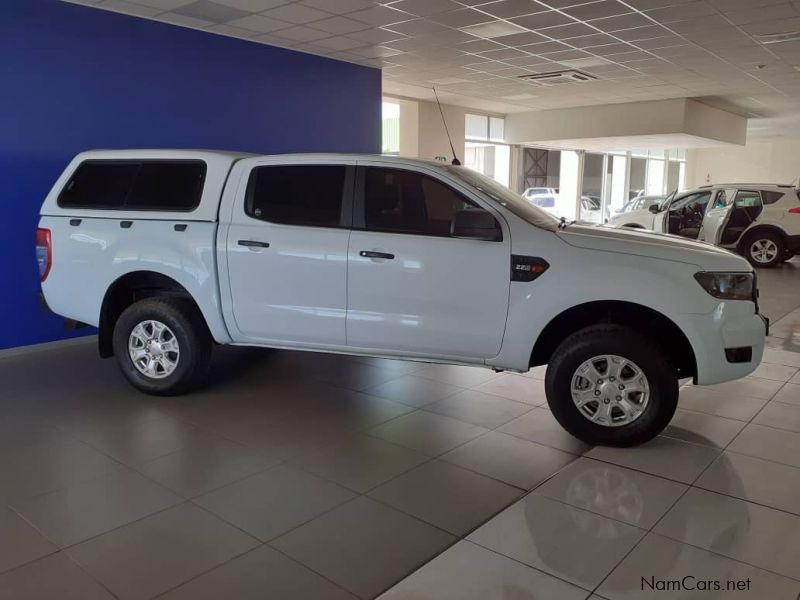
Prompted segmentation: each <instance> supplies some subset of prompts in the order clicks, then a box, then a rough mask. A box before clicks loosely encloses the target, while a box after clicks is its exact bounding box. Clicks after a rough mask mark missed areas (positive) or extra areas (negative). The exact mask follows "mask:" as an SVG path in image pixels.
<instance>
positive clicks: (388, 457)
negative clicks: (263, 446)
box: [296, 435, 430, 493]
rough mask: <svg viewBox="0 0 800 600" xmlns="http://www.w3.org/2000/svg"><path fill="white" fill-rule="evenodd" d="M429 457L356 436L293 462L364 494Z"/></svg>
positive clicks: (395, 445) (364, 436)
mask: <svg viewBox="0 0 800 600" xmlns="http://www.w3.org/2000/svg"><path fill="white" fill-rule="evenodd" d="M427 460H430V459H429V458H428V457H427V456H426V455H424V454H422V453H420V452H417V451H415V450H411V449H410V448H404V447H403V446H398V445H397V444H390V443H389V442H386V441H384V440H382V439H379V438H376V437H372V436H368V435H360V436H357V437H355V438H354V439H352V440H350V441H348V442H345V443H344V444H341V445H339V446H335V447H332V448H326V449H324V450H321V451H319V452H317V453H316V454H312V455H310V456H308V457H305V458H303V459H301V460H299V461H297V462H296V465H297V466H299V467H300V468H302V469H305V470H306V471H310V472H311V473H314V474H315V475H319V476H320V477H323V478H324V479H328V480H330V481H335V482H336V483H338V484H340V485H343V486H345V487H346V488H349V489H351V490H354V491H356V492H359V493H364V492H366V491H368V490H370V489H372V488H374V487H376V486H378V485H380V484H382V483H384V482H386V481H388V480H389V479H392V478H393V477H396V476H397V475H400V474H401V473H404V472H406V471H408V470H409V469H413V468H414V467H416V466H417V465H419V464H421V463H423V462H425V461H427Z"/></svg>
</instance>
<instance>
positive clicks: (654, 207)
mask: <svg viewBox="0 0 800 600" xmlns="http://www.w3.org/2000/svg"><path fill="white" fill-rule="evenodd" d="M659 208H660V207H659V205H658V202H656V203H655V204H651V205H650V206H649V207H648V209H647V210H649V211H650V212H651V213H653V214H656V213H657V212H658V209H659Z"/></svg>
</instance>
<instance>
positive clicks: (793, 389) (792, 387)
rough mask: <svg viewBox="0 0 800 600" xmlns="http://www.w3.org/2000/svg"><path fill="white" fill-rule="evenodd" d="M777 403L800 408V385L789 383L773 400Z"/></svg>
mask: <svg viewBox="0 0 800 600" xmlns="http://www.w3.org/2000/svg"><path fill="white" fill-rule="evenodd" d="M772 399H773V400H774V401H775V402H784V403H786V404H794V405H797V406H800V384H798V383H787V384H786V385H784V386H783V387H782V388H781V389H780V390H778V393H777V394H775V396H773V398H772Z"/></svg>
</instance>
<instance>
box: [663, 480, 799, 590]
mask: <svg viewBox="0 0 800 600" xmlns="http://www.w3.org/2000/svg"><path fill="white" fill-rule="evenodd" d="M654 531H655V532H656V533H660V534H662V535H665V536H667V537H670V538H672V539H675V540H678V541H681V542H685V543H687V544H691V545H692V546H699V547H700V548H705V549H706V550H712V551H714V552H716V553H718V554H722V555H723V556H727V557H729V558H733V559H734V560H739V561H741V562H745V563H748V564H751V565H754V566H756V567H759V568H763V569H767V570H769V571H772V572H774V573H778V574H780V575H784V576H786V577H792V578H794V579H800V516H797V515H792V514H788V513H785V512H782V511H778V510H775V509H772V508H767V507H766V506H760V505H758V504H753V503H751V502H745V501H744V500H739V499H738V498H731V497H729V496H723V495H721V494H716V493H714V492H708V491H705V490H701V489H697V488H692V489H690V490H689V491H688V492H687V493H686V494H685V495H684V496H683V497H682V498H681V499H680V500H678V502H677V504H675V506H674V507H673V508H672V509H671V510H670V511H669V512H668V513H667V515H666V516H665V517H664V518H663V519H662V520H661V522H659V523H658V525H656V527H655V529H654Z"/></svg>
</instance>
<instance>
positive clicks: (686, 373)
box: [529, 300, 697, 378]
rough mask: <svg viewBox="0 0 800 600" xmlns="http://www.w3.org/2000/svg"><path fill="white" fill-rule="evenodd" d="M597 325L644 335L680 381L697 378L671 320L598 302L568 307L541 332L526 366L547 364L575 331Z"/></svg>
mask: <svg viewBox="0 0 800 600" xmlns="http://www.w3.org/2000/svg"><path fill="white" fill-rule="evenodd" d="M601 323H613V324H617V325H625V326H628V327H630V328H631V329H633V330H635V331H637V332H640V333H642V332H646V334H647V335H648V337H652V338H653V339H654V341H655V342H656V343H657V344H658V345H659V346H660V347H661V348H662V349H663V350H664V352H665V353H666V354H667V357H668V358H669V360H670V362H671V363H672V365H673V366H674V367H675V369H676V371H677V372H678V376H679V377H680V378H683V377H695V376H696V375H697V360H696V357H695V353H694V349H693V348H692V344H691V342H690V341H689V338H687V337H686V334H685V333H684V332H683V331H682V330H681V328H680V327H679V326H678V325H676V324H675V322H674V321H672V319H670V318H669V317H667V316H665V315H664V314H663V313H660V312H658V311H656V310H654V309H652V308H650V307H647V306H644V305H642V304H636V303H634V302H628V301H622V300H598V301H592V302H585V303H582V304H578V305H575V306H572V307H570V308H568V309H566V310H564V311H562V312H561V313H559V314H558V315H556V316H555V317H553V318H552V319H551V320H550V322H549V323H548V324H547V325H546V326H545V327H544V329H542V331H541V333H540V334H539V336H538V337H537V339H536V342H535V344H534V346H533V349H532V351H531V355H530V361H529V366H531V367H535V366H538V365H544V364H547V362H548V361H549V360H550V357H551V356H552V354H553V352H554V351H555V349H556V348H557V347H558V345H559V344H560V343H561V342H562V341H563V340H564V339H565V338H566V337H568V336H569V335H572V334H573V333H575V332H576V331H579V330H580V329H583V328H585V327H589V326H591V325H597V324H601Z"/></svg>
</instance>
